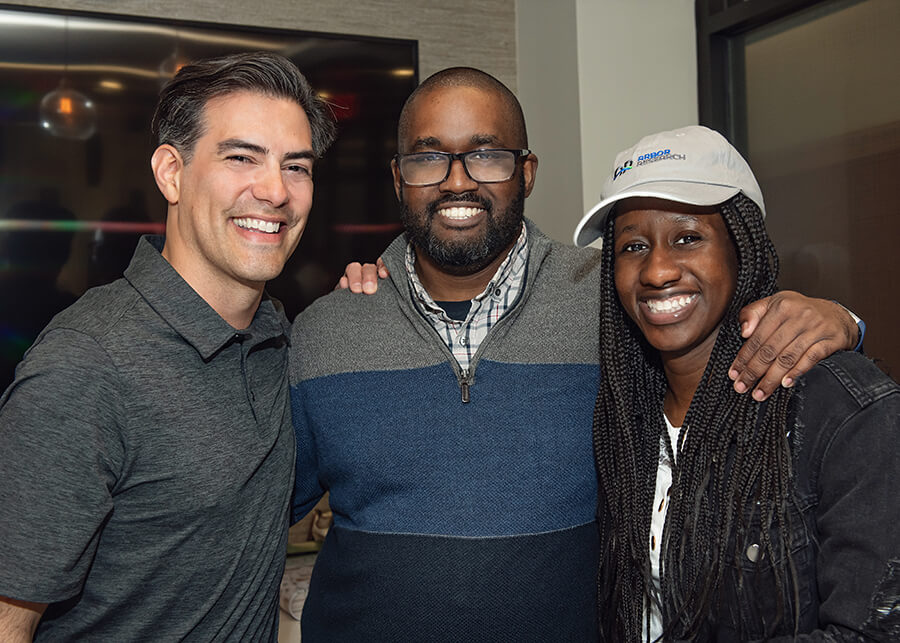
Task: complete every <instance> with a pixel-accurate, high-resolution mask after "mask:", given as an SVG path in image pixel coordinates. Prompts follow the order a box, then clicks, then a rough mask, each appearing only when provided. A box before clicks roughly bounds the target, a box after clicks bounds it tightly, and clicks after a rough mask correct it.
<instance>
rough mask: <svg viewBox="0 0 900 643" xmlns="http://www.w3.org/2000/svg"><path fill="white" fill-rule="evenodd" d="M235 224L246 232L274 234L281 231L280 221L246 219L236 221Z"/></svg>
mask: <svg viewBox="0 0 900 643" xmlns="http://www.w3.org/2000/svg"><path fill="white" fill-rule="evenodd" d="M234 223H235V225H236V226H238V227H239V228H244V229H245V230H256V231H257V232H266V233H269V234H274V233H275V232H278V231H279V230H280V229H281V223H280V222H278V221H263V220H262V219H251V218H250V217H244V218H243V219H235V220H234Z"/></svg>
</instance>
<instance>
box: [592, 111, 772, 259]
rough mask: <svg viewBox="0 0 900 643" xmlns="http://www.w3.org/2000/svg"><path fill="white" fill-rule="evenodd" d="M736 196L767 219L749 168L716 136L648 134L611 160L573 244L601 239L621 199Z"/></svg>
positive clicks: (693, 128) (689, 130)
mask: <svg viewBox="0 0 900 643" xmlns="http://www.w3.org/2000/svg"><path fill="white" fill-rule="evenodd" d="M739 192H740V193H743V194H744V195H745V196H747V197H748V198H750V199H752V200H753V202H754V203H756V205H758V206H759V209H760V210H762V215H763V217H765V216H766V206H765V204H764V203H763V197H762V191H761V190H760V189H759V183H757V182H756V178H755V177H754V176H753V172H752V171H751V170H750V166H749V165H748V164H747V161H745V160H744V157H742V156H741V155H740V154H739V153H738V151H737V150H736V149H734V147H732V145H731V143H729V142H728V141H727V140H725V137H724V136H722V135H721V134H719V133H718V132H716V131H713V130H711V129H709V128H707V127H702V126H700V125H690V126H688V127H682V128H680V129H675V130H672V131H669V132H659V133H658V134H651V135H650V136H645V137H644V138H642V139H641V140H640V141H638V142H637V145H635V146H633V147H630V148H628V149H627V150H624V151H623V152H619V154H618V155H617V156H616V162H615V164H614V165H613V170H612V172H611V173H610V175H609V176H608V177H607V178H606V182H605V183H604V185H603V191H602V192H601V193H600V198H601V200H600V203H598V204H597V205H595V206H594V207H593V208H591V209H590V211H589V212H588V213H587V214H586V215H584V217H582V219H581V221H580V222H579V223H578V227H577V228H575V245H576V246H586V245H588V244H590V243H592V242H593V241H595V240H596V239H598V238H599V237H601V236H603V228H604V226H605V224H606V218H607V217H608V216H609V213H610V212H611V211H612V209H613V207H614V206H615V204H616V203H617V202H619V201H621V200H622V199H627V198H629V197H635V196H640V197H655V198H658V199H666V200H667V201H676V202H678V203H687V204H690V205H719V204H720V203H724V202H725V201H728V200H729V199H730V198H732V197H733V196H735V195H737V194H738V193H739Z"/></svg>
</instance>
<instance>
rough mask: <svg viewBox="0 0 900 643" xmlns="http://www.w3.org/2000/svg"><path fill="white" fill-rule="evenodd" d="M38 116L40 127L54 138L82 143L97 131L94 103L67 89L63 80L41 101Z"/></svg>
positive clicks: (77, 92)
mask: <svg viewBox="0 0 900 643" xmlns="http://www.w3.org/2000/svg"><path fill="white" fill-rule="evenodd" d="M40 116H41V127H43V128H44V129H45V130H47V131H48V132H50V133H51V134H53V135H54V136H60V137H62V138H74V139H78V140H82V141H83V140H86V139H89V138H90V137H91V136H93V134H94V132H96V131H97V108H96V106H95V105H94V102H93V101H92V100H91V99H90V98H88V97H87V96H85V95H84V94H82V93H81V92H79V91H76V90H74V89H72V88H70V87H67V86H66V81H65V79H63V80H62V81H61V82H60V83H59V87H57V88H56V89H55V90H53V91H52V92H50V93H49V94H47V95H46V96H44V98H43V99H41V105H40Z"/></svg>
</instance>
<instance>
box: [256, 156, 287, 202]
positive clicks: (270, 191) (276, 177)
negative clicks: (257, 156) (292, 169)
mask: <svg viewBox="0 0 900 643" xmlns="http://www.w3.org/2000/svg"><path fill="white" fill-rule="evenodd" d="M253 196H254V198H256V199H257V200H259V201H264V202H266V203H268V204H270V205H271V206H272V207H274V208H278V207H281V206H282V205H284V204H285V203H287V200H288V190H287V186H286V185H285V183H284V176H283V175H282V173H281V166H280V165H278V164H266V165H265V166H263V167H261V168H260V169H259V172H258V174H257V176H256V180H255V181H254V182H253Z"/></svg>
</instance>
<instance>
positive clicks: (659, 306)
mask: <svg viewBox="0 0 900 643" xmlns="http://www.w3.org/2000/svg"><path fill="white" fill-rule="evenodd" d="M696 296H697V295H688V296H684V297H672V298H671V299H649V300H647V307H648V308H650V312H651V313H677V312H678V311H679V310H681V309H683V308H686V307H687V305H688V304H690V303H691V302H692V301H694V299H695V298H696Z"/></svg>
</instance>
